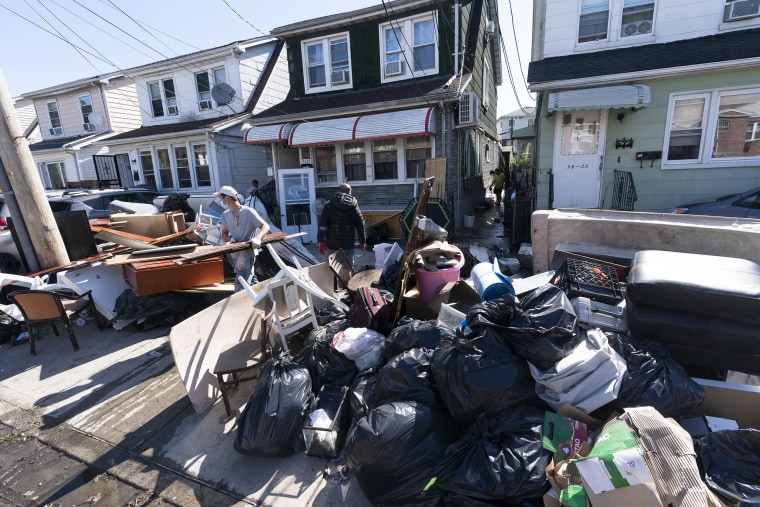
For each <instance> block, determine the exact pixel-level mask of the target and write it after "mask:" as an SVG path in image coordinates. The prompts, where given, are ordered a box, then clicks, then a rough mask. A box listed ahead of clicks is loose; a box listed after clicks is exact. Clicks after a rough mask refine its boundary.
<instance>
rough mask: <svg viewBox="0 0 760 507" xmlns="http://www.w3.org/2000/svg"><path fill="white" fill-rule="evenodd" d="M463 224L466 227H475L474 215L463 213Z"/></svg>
mask: <svg viewBox="0 0 760 507" xmlns="http://www.w3.org/2000/svg"><path fill="white" fill-rule="evenodd" d="M464 226H465V227H467V228H468V229H470V228H472V227H475V215H465V216H464Z"/></svg>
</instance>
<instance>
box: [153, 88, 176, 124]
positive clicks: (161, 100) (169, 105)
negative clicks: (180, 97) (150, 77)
mask: <svg viewBox="0 0 760 507" xmlns="http://www.w3.org/2000/svg"><path fill="white" fill-rule="evenodd" d="M148 93H149V95H150V106H151V111H152V113H153V117H154V118H160V117H161V116H164V115H169V116H173V115H177V114H179V110H178V108H177V94H176V92H175V91H174V80H173V79H162V80H160V81H152V82H149V83H148Z"/></svg>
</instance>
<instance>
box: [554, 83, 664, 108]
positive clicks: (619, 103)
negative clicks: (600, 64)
mask: <svg viewBox="0 0 760 507" xmlns="http://www.w3.org/2000/svg"><path fill="white" fill-rule="evenodd" d="M651 100H652V93H651V91H650V90H649V87H648V86H645V85H623V86H605V87H601V88H586V89H584V90H566V91H562V92H554V93H550V94H549V101H548V109H549V111H572V110H576V109H622V108H627V107H637V108H638V107H645V106H647V105H649V102H651Z"/></svg>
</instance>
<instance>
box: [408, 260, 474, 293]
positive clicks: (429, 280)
mask: <svg viewBox="0 0 760 507" xmlns="http://www.w3.org/2000/svg"><path fill="white" fill-rule="evenodd" d="M462 266H464V254H462V252H461V251H460V252H459V262H458V263H457V265H456V266H454V267H451V268H444V269H439V270H438V271H428V270H426V269H422V268H418V269H417V270H416V271H415V272H414V275H415V278H416V279H417V290H418V291H419V293H420V301H422V302H423V303H425V304H427V303H429V302H431V301H432V300H433V298H435V296H437V295H438V294H439V293H440V292H441V289H442V288H443V286H444V285H446V284H447V283H448V282H456V281H457V280H459V271H460V270H461V269H462Z"/></svg>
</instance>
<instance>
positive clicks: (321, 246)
mask: <svg viewBox="0 0 760 507" xmlns="http://www.w3.org/2000/svg"><path fill="white" fill-rule="evenodd" d="M325 250H327V245H326V244H325V243H324V242H322V241H320V242H319V254H320V255H324V254H325Z"/></svg>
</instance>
